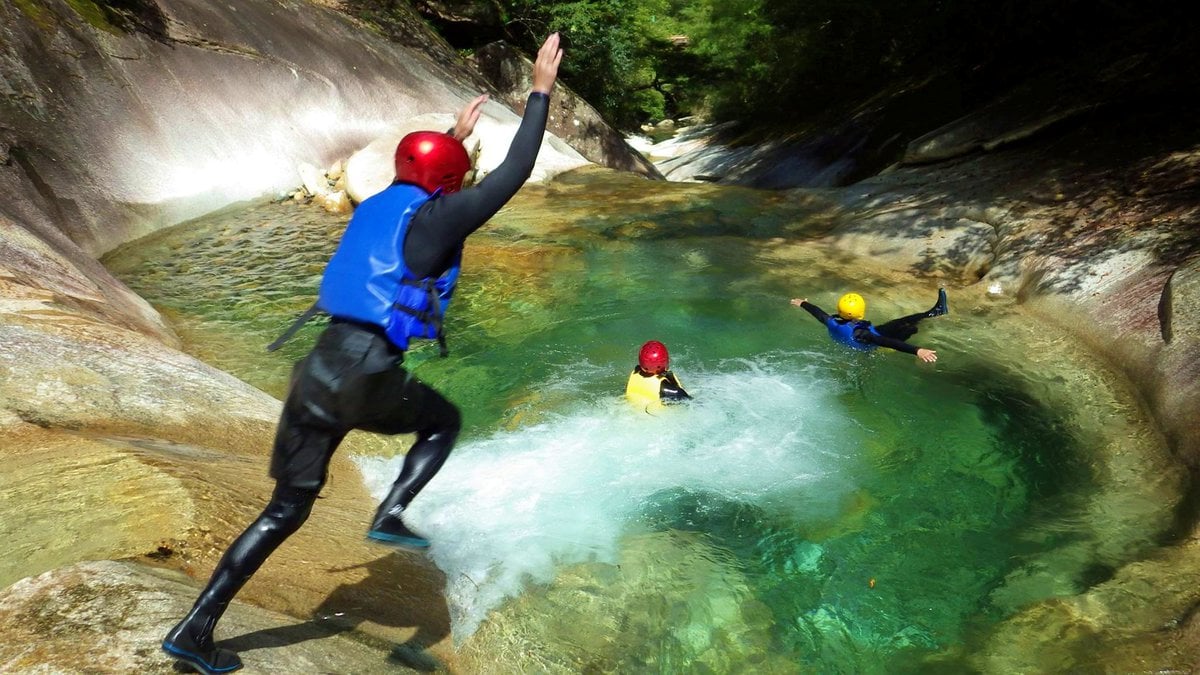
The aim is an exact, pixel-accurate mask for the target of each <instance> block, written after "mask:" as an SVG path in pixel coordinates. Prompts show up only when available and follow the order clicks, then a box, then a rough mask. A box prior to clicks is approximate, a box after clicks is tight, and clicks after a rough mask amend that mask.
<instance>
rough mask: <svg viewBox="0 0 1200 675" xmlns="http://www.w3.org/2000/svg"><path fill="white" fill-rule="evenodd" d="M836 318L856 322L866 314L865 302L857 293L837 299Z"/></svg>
mask: <svg viewBox="0 0 1200 675" xmlns="http://www.w3.org/2000/svg"><path fill="white" fill-rule="evenodd" d="M837 309H838V316H841V317H842V318H843V319H849V320H851V321H858V320H859V319H862V318H863V317H864V316H866V314H867V301H866V300H863V296H861V295H859V294H858V293H847V294H845V295H843V296H842V297H840V298H838V308H837Z"/></svg>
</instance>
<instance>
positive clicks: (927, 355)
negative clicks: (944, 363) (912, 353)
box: [917, 347, 937, 363]
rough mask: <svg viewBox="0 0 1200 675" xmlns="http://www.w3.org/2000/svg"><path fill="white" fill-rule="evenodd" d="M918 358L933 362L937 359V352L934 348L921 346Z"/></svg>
mask: <svg viewBox="0 0 1200 675" xmlns="http://www.w3.org/2000/svg"><path fill="white" fill-rule="evenodd" d="M917 358H918V359H921V360H922V361H924V362H925V363H933V362H934V361H937V352H935V351H933V350H932V349H925V348H924V347H921V348H918V349H917Z"/></svg>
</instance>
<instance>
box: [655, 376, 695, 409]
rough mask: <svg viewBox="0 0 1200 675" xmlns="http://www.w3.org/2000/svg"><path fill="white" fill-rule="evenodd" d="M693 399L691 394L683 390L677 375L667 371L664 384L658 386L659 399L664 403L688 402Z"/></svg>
mask: <svg viewBox="0 0 1200 675" xmlns="http://www.w3.org/2000/svg"><path fill="white" fill-rule="evenodd" d="M691 397H692V395H691V394H689V393H687V392H686V391H684V390H683V387H682V386H680V384H679V380H678V379H676V378H675V373H672V372H671V371H669V370H668V371H667V372H666V373H663V380H662V383H661V384H659V385H658V398H659V399H661V400H663V401H664V402H675V401H686V400H687V399H690V398H691Z"/></svg>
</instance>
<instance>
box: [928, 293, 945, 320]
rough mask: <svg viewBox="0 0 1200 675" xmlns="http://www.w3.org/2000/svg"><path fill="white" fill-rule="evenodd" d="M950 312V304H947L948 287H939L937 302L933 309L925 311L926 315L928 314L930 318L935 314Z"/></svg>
mask: <svg viewBox="0 0 1200 675" xmlns="http://www.w3.org/2000/svg"><path fill="white" fill-rule="evenodd" d="M949 313H950V306H949V305H948V304H946V289H944V288H939V289H938V301H937V304H936V305H934V306H933V309H931V310H929V311H928V312H925V316H927V317H929V318H933V317H935V316H942V315H944V314H949Z"/></svg>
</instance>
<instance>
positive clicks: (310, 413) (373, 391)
mask: <svg viewBox="0 0 1200 675" xmlns="http://www.w3.org/2000/svg"><path fill="white" fill-rule="evenodd" d="M403 359H404V352H403V351H401V350H399V349H397V348H396V347H395V346H394V345H392V344H391V342H389V341H388V339H387V338H386V337H384V334H383V331H382V329H379V328H377V327H374V326H368V325H363V324H358V323H352V322H347V321H338V320H335V321H334V322H333V323H331V324H330V325H329V327H328V328H326V329H325V331H324V332H322V333H321V335H320V337H318V338H317V344H316V346H315V347H314V348H313V350H312V351H311V352H309V354H308V356H306V357H305V358H304V359H302V360H301V361H300V362H299V363H297V364H296V365H295V367H294V368H293V370H292V381H291V385H290V387H289V389H288V396H287V400H286V401H285V402H284V405H283V415H282V416H281V417H280V420H279V428H278V430H277V431H276V435H275V448H274V451H273V454H272V456H271V477H272V478H274V479H275V480H276V481H278V482H279V483H281V484H286V485H289V486H291V487H297V488H305V489H315V490H319V489H320V488H321V486H323V485H324V484H325V477H326V472H327V471H328V468H329V460H330V458H332V457H333V453H334V451H335V450H337V447H338V444H340V443H341V442H342V439H343V438H345V436H346V434H347V433H349V432H350V431H351V430H353V429H361V430H363V431H370V432H374V433H380V434H404V433H421V432H427V433H435V432H437V431H439V430H442V429H445V428H454V429H455V430H457V425H458V424H459V419H460V418H459V411H458V409H457V408H456V407H455V406H454V404H453V403H451V402H450V401H449V400H447V399H446V398H445V397H444V396H442V395H441V394H439V393H438V392H437V391H435V390H434V389H432V388H430V387H429V386H428V385H426V384H424V383H422V382H421V381H419V380H417V379H416V378H415V377H413V376H412V374H411V373H409V372H408V371H407V370H405V369H404V368H402V367H401V363H402V362H403Z"/></svg>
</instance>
